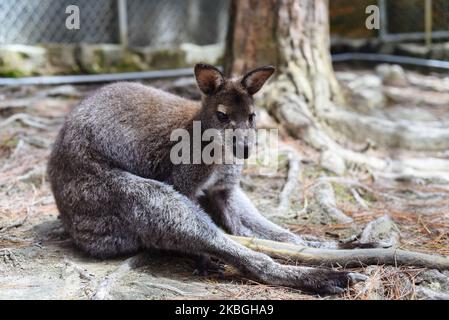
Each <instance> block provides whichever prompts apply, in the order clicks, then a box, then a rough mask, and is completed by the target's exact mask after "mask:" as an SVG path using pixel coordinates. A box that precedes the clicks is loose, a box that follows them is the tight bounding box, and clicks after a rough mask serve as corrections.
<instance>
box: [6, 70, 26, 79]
mask: <svg viewBox="0 0 449 320" xmlns="http://www.w3.org/2000/svg"><path fill="white" fill-rule="evenodd" d="M25 76H27V75H26V74H25V73H23V72H22V71H21V70H14V69H10V70H8V69H5V70H2V69H1V68H0V77H5V78H20V77H25Z"/></svg>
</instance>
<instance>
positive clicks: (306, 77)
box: [225, 0, 343, 137]
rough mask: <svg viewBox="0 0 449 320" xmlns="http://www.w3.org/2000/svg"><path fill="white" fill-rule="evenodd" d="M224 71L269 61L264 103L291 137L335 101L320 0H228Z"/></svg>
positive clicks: (337, 94) (234, 71) (338, 94)
mask: <svg viewBox="0 0 449 320" xmlns="http://www.w3.org/2000/svg"><path fill="white" fill-rule="evenodd" d="M230 16H231V21H230V27H229V28H230V29H229V31H228V39H227V51H226V60H225V73H226V74H227V75H231V74H241V73H243V72H244V71H245V70H248V69H251V68H254V67H257V66H261V65H267V64H271V65H275V66H276V68H277V75H278V77H277V78H276V79H275V80H274V81H273V82H272V85H271V86H270V87H269V88H267V90H265V92H267V93H268V94H267V96H266V97H264V98H265V99H264V101H266V103H265V104H266V107H267V108H268V109H269V111H271V112H272V114H274V115H275V116H276V118H277V119H278V121H280V122H281V123H282V124H283V125H285V126H286V128H287V129H288V130H289V132H290V133H291V134H292V135H293V136H296V137H300V136H303V135H304V134H307V130H308V128H309V127H310V126H314V125H316V123H315V121H314V119H313V118H314V116H313V115H314V114H318V113H319V112H320V110H325V109H326V108H329V105H333V104H335V103H337V104H341V103H342V102H343V98H342V95H341V90H340V88H339V85H338V83H337V81H336V79H335V75H334V72H333V68H332V63H331V58H330V54H329V23H328V12H327V1H326V0H316V1H309V0H299V1H298V0H267V1H257V0H249V1H233V2H232V5H231V15H230Z"/></svg>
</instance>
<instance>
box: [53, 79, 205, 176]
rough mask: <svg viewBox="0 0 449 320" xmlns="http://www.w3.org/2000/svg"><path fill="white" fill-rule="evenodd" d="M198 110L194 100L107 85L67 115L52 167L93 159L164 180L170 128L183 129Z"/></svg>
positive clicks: (127, 85)
mask: <svg viewBox="0 0 449 320" xmlns="http://www.w3.org/2000/svg"><path fill="white" fill-rule="evenodd" d="M199 108H200V105H199V103H197V102H194V101H191V100H187V99H184V98H181V97H179V96H176V95H173V94H170V93H168V92H165V91H162V90H159V89H156V88H152V87H148V86H144V85H142V84H138V83H130V82H122V83H115V84H111V85H107V86H105V87H103V88H101V89H99V90H97V91H96V92H94V93H93V94H92V95H90V96H89V97H87V98H86V99H85V100H83V101H82V102H81V103H80V105H79V106H78V107H77V108H75V109H74V110H73V111H72V113H71V114H70V115H69V116H68V118H67V120H66V123H65V125H64V127H63V129H62V130H61V133H60V135H59V137H58V139H57V141H56V143H55V147H54V150H53V152H52V155H51V158H50V167H51V166H55V165H57V163H58V162H60V160H62V161H63V162H65V161H70V162H72V163H74V164H79V165H80V166H82V167H85V166H86V164H87V165H88V164H89V162H90V161H92V160H94V161H98V162H100V163H103V164H108V165H110V166H111V167H118V168H121V169H123V170H125V171H128V172H131V173H133V174H136V175H139V176H142V177H146V178H153V179H156V180H162V179H163V177H164V176H165V175H166V174H168V172H165V171H167V170H169V169H170V163H169V159H168V157H169V154H170V148H171V145H172V143H173V142H170V134H171V132H172V130H173V129H175V128H182V127H184V126H185V125H186V124H187V123H188V122H189V121H191V119H192V118H193V117H194V115H195V114H196V113H197V112H198V111H199ZM67 157H68V158H67ZM76 160H79V162H77V161H76Z"/></svg>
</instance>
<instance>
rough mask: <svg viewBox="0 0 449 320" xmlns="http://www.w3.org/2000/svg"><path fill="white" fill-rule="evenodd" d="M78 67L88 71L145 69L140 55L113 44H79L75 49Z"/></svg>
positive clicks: (108, 71) (104, 71) (107, 71)
mask: <svg viewBox="0 0 449 320" xmlns="http://www.w3.org/2000/svg"><path fill="white" fill-rule="evenodd" d="M77 57H78V60H79V62H80V68H81V69H82V70H83V71H85V72H88V73H110V72H130V71H141V70H145V69H146V65H145V64H144V63H143V61H142V60H141V58H140V56H139V55H138V54H137V53H135V52H131V51H130V50H127V49H126V48H124V47H122V46H120V45H115V44H95V45H93V44H81V45H80V47H79V48H78V51H77Z"/></svg>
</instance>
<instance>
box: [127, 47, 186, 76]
mask: <svg viewBox="0 0 449 320" xmlns="http://www.w3.org/2000/svg"><path fill="white" fill-rule="evenodd" d="M134 52H136V53H137V54H138V55H139V56H140V57H141V59H142V61H143V62H144V63H145V64H146V65H147V66H148V68H149V69H155V70H160V69H176V68H182V67H186V65H187V63H186V59H185V53H184V52H183V51H181V50H180V49H179V48H176V47H175V48H173V47H166V48H154V47H151V46H148V47H142V48H136V49H134Z"/></svg>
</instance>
